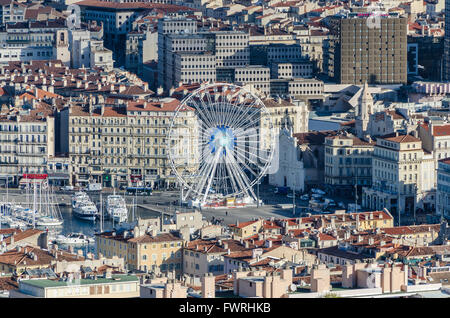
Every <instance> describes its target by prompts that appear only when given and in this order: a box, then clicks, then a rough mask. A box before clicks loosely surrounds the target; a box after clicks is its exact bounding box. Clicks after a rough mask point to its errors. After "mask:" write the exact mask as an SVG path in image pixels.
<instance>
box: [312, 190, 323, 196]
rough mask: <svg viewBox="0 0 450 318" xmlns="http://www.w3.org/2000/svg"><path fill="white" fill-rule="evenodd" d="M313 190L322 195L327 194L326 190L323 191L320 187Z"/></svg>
mask: <svg viewBox="0 0 450 318" xmlns="http://www.w3.org/2000/svg"><path fill="white" fill-rule="evenodd" d="M311 192H312V193H315V194H320V195H325V194H326V193H325V191H322V190H320V189H311Z"/></svg>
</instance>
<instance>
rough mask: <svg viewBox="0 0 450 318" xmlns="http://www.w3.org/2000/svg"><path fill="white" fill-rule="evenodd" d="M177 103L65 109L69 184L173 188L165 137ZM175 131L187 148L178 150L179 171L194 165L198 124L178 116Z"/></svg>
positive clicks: (191, 117)
mask: <svg viewBox="0 0 450 318" xmlns="http://www.w3.org/2000/svg"><path fill="white" fill-rule="evenodd" d="M178 105H179V101H178V100H176V99H174V98H166V99H159V100H150V101H144V100H137V101H128V102H120V104H117V105H111V106H106V105H101V107H97V108H95V107H94V106H90V107H82V106H73V107H71V108H70V109H69V111H70V114H69V153H70V159H71V164H72V167H73V171H72V182H73V184H86V183H88V182H89V181H94V182H99V183H102V184H103V185H104V186H107V187H120V186H126V185H133V184H134V185H136V184H141V185H147V186H150V187H153V186H155V187H165V186H167V185H169V184H171V183H174V182H176V178H175V177H174V176H173V175H172V171H171V166H170V164H169V159H168V148H167V142H168V140H167V139H166V138H167V135H168V132H169V127H170V124H171V121H172V117H173V115H174V111H175V110H176V108H177V107H178ZM178 121H179V122H178V123H177V124H176V126H174V127H177V129H179V130H180V134H181V135H183V136H186V137H187V138H186V141H185V142H186V143H185V144H182V145H173V146H176V148H174V149H176V150H174V151H179V153H180V154H182V156H180V160H182V161H183V164H184V165H183V166H182V165H181V164H180V169H181V167H182V168H183V169H187V170H189V169H193V167H195V164H196V163H197V161H196V160H197V158H196V156H197V152H196V151H194V149H196V147H197V145H196V134H197V133H198V130H197V129H198V128H197V120H196V117H195V113H194V112H193V111H186V112H182V113H181V114H180V116H179V117H178Z"/></svg>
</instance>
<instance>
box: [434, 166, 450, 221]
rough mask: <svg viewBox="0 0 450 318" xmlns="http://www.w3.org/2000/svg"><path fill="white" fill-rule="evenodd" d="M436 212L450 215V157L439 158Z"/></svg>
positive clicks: (443, 215)
mask: <svg viewBox="0 0 450 318" xmlns="http://www.w3.org/2000/svg"><path fill="white" fill-rule="evenodd" d="M436 214H437V215H440V216H441V217H444V218H448V217H450V159H448V158H447V159H442V160H439V163H438V170H437V191H436Z"/></svg>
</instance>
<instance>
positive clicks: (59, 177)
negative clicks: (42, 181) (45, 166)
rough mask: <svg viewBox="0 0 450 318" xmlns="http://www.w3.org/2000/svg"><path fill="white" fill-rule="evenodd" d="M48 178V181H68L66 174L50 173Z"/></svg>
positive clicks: (68, 176)
mask: <svg viewBox="0 0 450 318" xmlns="http://www.w3.org/2000/svg"><path fill="white" fill-rule="evenodd" d="M48 178H49V179H50V180H69V179H70V175H69V174H68V173H50V174H49V175H48Z"/></svg>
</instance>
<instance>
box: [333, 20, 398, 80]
mask: <svg viewBox="0 0 450 318" xmlns="http://www.w3.org/2000/svg"><path fill="white" fill-rule="evenodd" d="M369 19H372V18H368V17H367V14H364V13H357V12H352V13H348V14H347V15H345V16H334V17H332V18H330V33H331V34H332V37H331V42H330V47H329V49H328V53H327V54H328V59H329V60H328V62H327V63H328V67H329V71H328V75H329V77H330V78H332V79H333V80H335V81H337V82H338V83H341V84H359V85H361V84H363V83H365V82H368V83H370V84H400V83H406V80H407V61H406V59H407V35H406V29H407V18H406V17H400V16H398V14H397V13H386V14H383V15H380V16H379V25H373V23H372V22H371V20H369ZM377 21H378V20H377ZM371 23H372V24H371Z"/></svg>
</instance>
